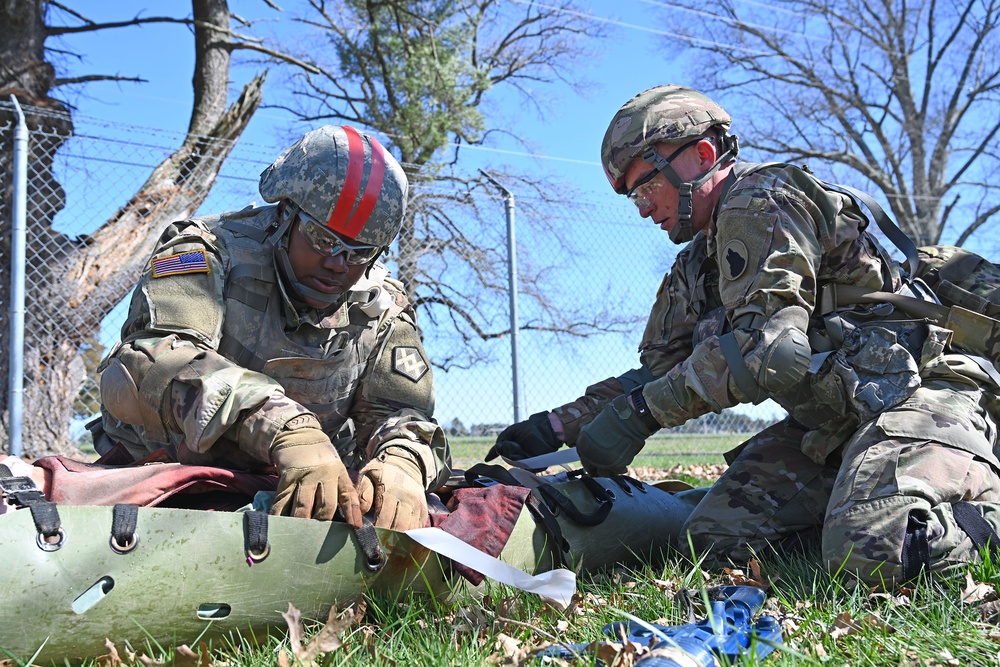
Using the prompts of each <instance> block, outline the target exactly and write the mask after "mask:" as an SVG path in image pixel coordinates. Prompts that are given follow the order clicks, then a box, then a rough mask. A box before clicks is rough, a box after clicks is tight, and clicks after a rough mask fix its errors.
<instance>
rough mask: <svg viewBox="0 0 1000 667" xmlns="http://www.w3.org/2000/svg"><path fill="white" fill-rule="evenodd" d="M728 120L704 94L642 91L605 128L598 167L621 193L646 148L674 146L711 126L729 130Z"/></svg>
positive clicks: (678, 89)
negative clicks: (634, 163) (601, 168)
mask: <svg viewBox="0 0 1000 667" xmlns="http://www.w3.org/2000/svg"><path fill="white" fill-rule="evenodd" d="M731 123H732V118H731V117H730V116H729V114H728V113H726V110H725V109H723V108H722V107H721V106H719V105H718V104H716V103H715V102H713V101H712V100H711V99H710V98H709V97H708V96H706V95H705V94H704V93H700V92H698V91H697V90H694V89H693V88H688V87H687V86H679V85H675V84H668V85H664V86H656V87H655V88H650V89H649V90H646V91H643V92H641V93H639V94H638V95H636V96H635V97H633V98H632V99H631V100H629V101H628V102H626V103H625V104H624V105H623V106H622V108H621V109H619V110H618V113H616V114H615V116H614V118H612V119H611V124H610V125H609V126H608V130H607V132H605V134H604V141H603V142H602V144H601V164H602V165H603V166H604V173H605V174H606V175H607V177H608V181H610V182H611V186H612V187H613V188H614V189H615V192H617V193H618V194H624V193H625V191H626V188H625V171H626V170H627V169H628V166H629V164H631V163H632V160H634V159H635V158H637V157H639V156H641V155H642V154H643V152H644V151H645V150H646V148H647V147H649V146H654V145H656V144H658V143H668V144H677V143H682V142H684V141H686V140H687V139H690V138H694V137H698V136H701V135H702V134H704V133H705V132H707V131H708V130H710V129H712V128H713V127H718V128H721V129H722V130H723V131H725V130H728V129H729V125H730V124H731Z"/></svg>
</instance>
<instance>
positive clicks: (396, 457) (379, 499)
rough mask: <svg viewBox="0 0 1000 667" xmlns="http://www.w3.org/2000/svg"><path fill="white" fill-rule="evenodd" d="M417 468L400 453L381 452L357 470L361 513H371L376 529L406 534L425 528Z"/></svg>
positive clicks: (422, 490) (423, 496)
mask: <svg viewBox="0 0 1000 667" xmlns="http://www.w3.org/2000/svg"><path fill="white" fill-rule="evenodd" d="M423 479H424V476H423V474H422V473H421V471H420V466H419V465H417V462H416V461H414V460H413V459H412V458H411V457H409V456H407V455H406V454H405V453H404V452H399V453H396V452H395V451H394V450H392V449H390V450H389V451H383V452H382V453H381V454H379V455H378V456H377V457H375V458H374V459H372V460H371V461H369V462H368V463H367V464H366V465H365V467H364V468H362V469H361V473H360V476H359V477H358V496H359V499H360V501H361V511H362V512H364V513H365V514H367V513H368V512H369V511H371V510H374V512H373V513H374V519H373V520H372V523H374V524H375V525H376V526H377V527H379V528H391V529H392V530H400V531H402V530H410V529H411V528H423V527H424V526H425V525H427V496H426V495H425V493H424V485H423Z"/></svg>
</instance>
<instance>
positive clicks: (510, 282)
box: [479, 169, 521, 422]
mask: <svg viewBox="0 0 1000 667" xmlns="http://www.w3.org/2000/svg"><path fill="white" fill-rule="evenodd" d="M479 173H481V174H482V175H483V176H485V177H486V180H488V181H489V182H490V183H492V184H493V185H494V186H496V188H497V190H499V191H500V194H501V195H503V201H504V210H505V211H506V213H507V293H508V295H509V296H510V370H511V382H512V383H513V385H514V421H515V422H519V421H521V390H520V387H521V383H520V379H519V377H518V366H519V363H520V360H519V357H520V350H519V347H518V340H517V330H518V318H517V243H516V242H515V238H514V236H515V235H514V195H513V194H511V192H510V190H508V189H507V188H505V187H504V186H502V185H500V183H499V182H498V181H497V180H496V179H495V178H493V177H492V176H490V175H489V174H488V173H486V172H485V171H483V170H482V169H480V170H479Z"/></svg>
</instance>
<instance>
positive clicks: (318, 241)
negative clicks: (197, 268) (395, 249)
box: [299, 211, 382, 266]
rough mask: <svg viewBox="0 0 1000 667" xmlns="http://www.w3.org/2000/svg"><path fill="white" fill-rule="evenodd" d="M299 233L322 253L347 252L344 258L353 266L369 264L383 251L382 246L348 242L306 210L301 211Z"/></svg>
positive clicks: (332, 255) (313, 247)
mask: <svg viewBox="0 0 1000 667" xmlns="http://www.w3.org/2000/svg"><path fill="white" fill-rule="evenodd" d="M299 233H300V234H301V235H302V238H304V239H305V240H306V241H307V242H308V243H309V247H311V248H312V249H313V250H315V251H316V252H318V253H319V254H321V255H329V256H330V257H336V256H337V255H339V254H340V253H346V256H345V258H344V259H345V261H346V262H347V263H348V264H350V265H352V266H360V265H362V264H368V263H369V262H371V261H372V260H374V259H375V258H376V257H378V256H379V253H381V252H382V246H375V245H361V244H352V243H348V242H347V241H345V240H344V239H342V238H340V236H338V235H337V234H336V233H335V232H334V231H333V230H331V229H330V228H329V227H327V226H326V225H324V224H323V223H321V222H320V221H319V220H317V219H316V218H314V217H312V216H311V215H309V214H308V213H306V212H305V211H299Z"/></svg>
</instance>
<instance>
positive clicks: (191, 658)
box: [174, 642, 212, 667]
mask: <svg viewBox="0 0 1000 667" xmlns="http://www.w3.org/2000/svg"><path fill="white" fill-rule="evenodd" d="M174 667H212V657H211V656H210V655H209V652H208V646H207V645H206V644H205V643H204V642H202V643H201V644H198V652H197V653H195V652H194V651H193V650H191V648H190V647H189V646H188V645H187V644H182V645H181V646H178V647H177V649H176V650H175V651H174Z"/></svg>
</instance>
